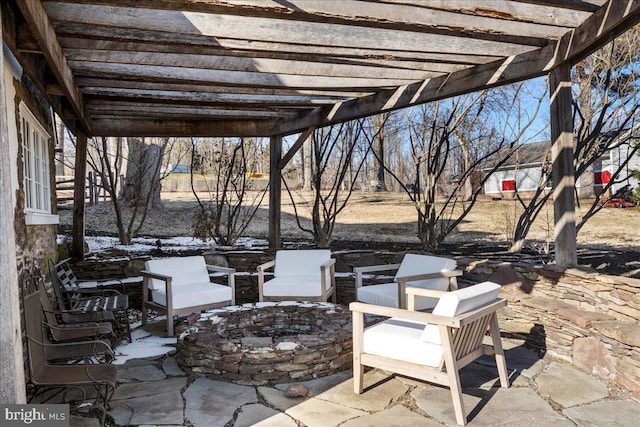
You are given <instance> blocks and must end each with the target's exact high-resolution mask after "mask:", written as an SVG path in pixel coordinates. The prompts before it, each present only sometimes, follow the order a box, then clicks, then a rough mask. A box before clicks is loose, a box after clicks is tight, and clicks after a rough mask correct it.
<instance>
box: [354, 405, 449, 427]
mask: <svg viewBox="0 0 640 427" xmlns="http://www.w3.org/2000/svg"><path fill="white" fill-rule="evenodd" d="M380 426H393V427H415V426H420V427H440V426H441V424H440V423H438V422H436V421H434V420H431V419H429V418H426V417H423V416H422V415H420V414H416V413H415V412H412V411H410V410H409V409H407V408H405V407H404V406H402V405H398V406H394V407H393V408H390V409H385V410H384V411H380V412H376V413H375V414H371V415H364V416H362V417H359V418H355V419H353V420H350V421H347V422H346V423H344V424H342V427H380Z"/></svg>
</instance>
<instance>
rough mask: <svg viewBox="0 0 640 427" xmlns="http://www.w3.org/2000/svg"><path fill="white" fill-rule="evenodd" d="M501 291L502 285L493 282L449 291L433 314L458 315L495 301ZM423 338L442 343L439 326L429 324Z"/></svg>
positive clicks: (425, 328) (430, 341) (441, 298)
mask: <svg viewBox="0 0 640 427" xmlns="http://www.w3.org/2000/svg"><path fill="white" fill-rule="evenodd" d="M499 292H500V285H498V284H497V283H493V282H482V283H479V284H477V285H473V286H469V287H467V288H464V289H459V290H457V291H453V292H447V293H446V294H444V295H442V296H441V297H440V301H438V304H437V305H436V307H435V308H434V309H433V314H435V315H438V316H447V317H453V316H458V315H460V314H464V313H467V312H469V311H472V310H475V309H477V308H480V307H482V306H483V305H487V304H489V303H491V302H493V301H495V300H496V298H498V293H499ZM422 340H423V341H425V342H429V343H432V344H438V345H439V344H441V343H442V340H441V337H440V330H439V328H438V326H436V325H429V324H427V325H426V326H425V327H424V332H423V334H422Z"/></svg>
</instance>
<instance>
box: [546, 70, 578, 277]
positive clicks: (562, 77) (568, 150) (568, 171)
mask: <svg viewBox="0 0 640 427" xmlns="http://www.w3.org/2000/svg"><path fill="white" fill-rule="evenodd" d="M549 87H550V88H549V91H550V104H551V141H552V146H551V157H552V161H553V169H552V181H553V212H554V215H553V217H554V224H555V226H554V232H555V250H556V265H557V266H558V267H563V268H565V267H573V266H575V265H577V264H578V255H577V243H576V235H577V231H576V216H575V210H576V200H575V167H574V164H573V151H574V149H573V116H572V112H571V65H570V64H569V63H568V62H565V63H563V64H561V65H560V66H558V67H556V68H554V69H553V70H552V71H551V73H550V74H549Z"/></svg>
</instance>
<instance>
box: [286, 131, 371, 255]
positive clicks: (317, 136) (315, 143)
mask: <svg viewBox="0 0 640 427" xmlns="http://www.w3.org/2000/svg"><path fill="white" fill-rule="evenodd" d="M362 130H363V121H362V120H358V121H352V122H347V123H343V124H341V125H336V126H330V127H326V128H321V129H317V130H316V131H315V132H314V133H313V136H312V148H313V155H312V159H313V161H312V165H311V181H312V184H313V202H312V203H310V205H311V228H309V227H308V226H305V225H303V224H302V221H301V220H300V215H299V212H298V210H299V206H297V205H296V202H295V199H294V197H293V194H292V189H291V188H289V186H288V184H287V181H286V180H284V181H283V182H284V184H285V188H286V189H287V192H288V194H289V197H290V198H291V202H292V204H293V207H294V212H295V216H296V221H297V224H298V227H299V228H300V229H301V230H302V231H305V232H307V233H309V234H311V235H312V236H313V240H314V242H315V243H316V244H317V245H318V246H319V247H321V248H326V247H328V246H329V244H330V243H331V238H332V235H333V229H334V227H335V222H336V219H337V217H338V214H339V213H340V212H341V211H342V210H343V209H344V207H345V206H346V204H347V202H348V201H349V198H350V197H351V194H352V192H353V188H354V185H355V183H356V180H357V178H358V175H359V173H360V170H361V168H362V165H363V164H364V162H361V163H360V164H359V165H358V166H357V167H356V169H355V170H352V159H353V155H354V150H355V148H356V146H357V141H358V139H359V137H360V135H361V133H362Z"/></svg>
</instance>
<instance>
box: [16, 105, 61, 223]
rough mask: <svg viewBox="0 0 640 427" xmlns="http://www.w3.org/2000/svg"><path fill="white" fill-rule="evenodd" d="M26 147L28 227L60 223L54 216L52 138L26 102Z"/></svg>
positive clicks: (22, 121)
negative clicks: (50, 154)
mask: <svg viewBox="0 0 640 427" xmlns="http://www.w3.org/2000/svg"><path fill="white" fill-rule="evenodd" d="M18 131H19V132H20V140H21V145H22V166H23V176H22V184H23V190H24V212H25V222H26V224H27V225H43V224H58V216H57V215H54V214H53V213H52V204H51V199H52V194H51V192H52V188H51V175H50V172H51V159H50V156H49V144H50V141H51V135H49V133H48V132H47V131H46V130H45V129H44V127H43V126H42V125H41V124H40V122H39V121H38V119H37V118H36V117H35V116H34V114H33V113H32V112H31V110H30V109H29V107H27V105H26V104H25V103H24V102H20V106H19V129H18Z"/></svg>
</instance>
